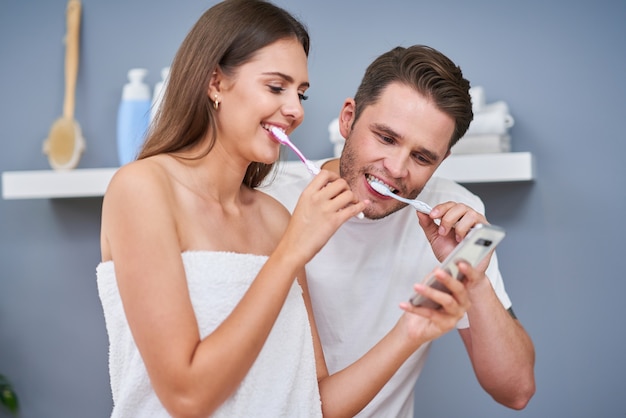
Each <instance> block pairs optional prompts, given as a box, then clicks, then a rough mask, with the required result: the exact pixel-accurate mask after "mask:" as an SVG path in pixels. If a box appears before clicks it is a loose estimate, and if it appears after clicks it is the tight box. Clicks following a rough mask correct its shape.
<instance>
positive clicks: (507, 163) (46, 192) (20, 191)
mask: <svg viewBox="0 0 626 418" xmlns="http://www.w3.org/2000/svg"><path fill="white" fill-rule="evenodd" d="M285 164H300V162H298V161H288V162H286V163H285ZM533 166H534V163H533V158H532V154H531V153H529V152H511V153H500V154H467V155H452V156H450V157H449V158H448V159H446V161H444V162H443V164H442V165H441V167H439V169H438V170H437V172H436V173H435V175H437V176H440V177H446V178H449V179H452V180H455V181H457V182H459V183H493V182H512V181H531V180H533V179H534V168H533ZM116 170H117V168H83V169H74V170H68V171H54V170H35V171H5V172H3V173H2V198H3V199H55V198H70V197H93V196H102V195H104V192H105V190H106V188H107V186H108V184H109V181H110V180H111V177H112V176H113V174H114V173H115V171H116Z"/></svg>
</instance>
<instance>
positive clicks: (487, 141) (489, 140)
mask: <svg viewBox="0 0 626 418" xmlns="http://www.w3.org/2000/svg"><path fill="white" fill-rule="evenodd" d="M450 151H451V152H452V154H493V153H498V152H510V151H511V136H510V135H508V134H504V135H499V134H482V135H465V136H464V137H463V138H461V139H459V141H458V142H457V143H456V144H455V145H454V146H453V147H452V149H451V150H450Z"/></svg>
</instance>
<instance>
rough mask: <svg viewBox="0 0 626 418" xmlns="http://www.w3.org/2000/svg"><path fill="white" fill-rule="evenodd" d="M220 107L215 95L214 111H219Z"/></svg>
mask: <svg viewBox="0 0 626 418" xmlns="http://www.w3.org/2000/svg"><path fill="white" fill-rule="evenodd" d="M219 107H220V101H219V100H218V99H217V94H216V95H215V100H213V109H215V110H217V109H219Z"/></svg>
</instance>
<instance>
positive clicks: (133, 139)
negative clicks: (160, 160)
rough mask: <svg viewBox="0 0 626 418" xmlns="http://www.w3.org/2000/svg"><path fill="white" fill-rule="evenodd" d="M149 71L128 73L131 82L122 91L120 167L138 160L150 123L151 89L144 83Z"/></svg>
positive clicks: (118, 114)
mask: <svg viewBox="0 0 626 418" xmlns="http://www.w3.org/2000/svg"><path fill="white" fill-rule="evenodd" d="M146 74H148V70H146V69H144V68H133V69H131V70H130V71H128V80H129V82H128V83H127V84H125V85H124V88H123V90H122V101H121V102H120V107H119V109H118V112H117V155H118V158H119V163H120V165H124V164H127V163H129V162H131V161H134V160H135V159H136V158H137V154H138V153H139V150H140V148H141V146H142V144H143V141H144V139H145V135H146V133H147V132H148V125H149V123H150V104H151V98H150V87H149V86H148V85H147V84H146V83H145V82H144V78H145V76H146Z"/></svg>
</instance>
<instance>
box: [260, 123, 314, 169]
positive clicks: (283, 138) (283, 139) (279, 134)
mask: <svg viewBox="0 0 626 418" xmlns="http://www.w3.org/2000/svg"><path fill="white" fill-rule="evenodd" d="M270 132H271V133H272V135H274V138H276V139H277V140H278V142H280V143H281V144H283V145H287V146H288V147H289V148H291V150H292V151H293V152H295V153H296V155H297V156H298V158H300V159H301V160H302V162H303V163H304V165H305V166H306V169H307V170H309V173H311V174H312V175H314V176H315V175H317V174H319V172H320V169H319V167H318V166H316V165H315V164H313V162H312V161H310V160H307V159H306V157H305V156H304V154H302V153H301V152H300V150H299V149H298V147H296V146H295V145H294V144H293V142H291V140H290V139H289V137H288V136H287V134H286V133H284V132H283V131H281V130H280V129H278V128H277V127H276V126H272V127H271V128H270Z"/></svg>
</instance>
